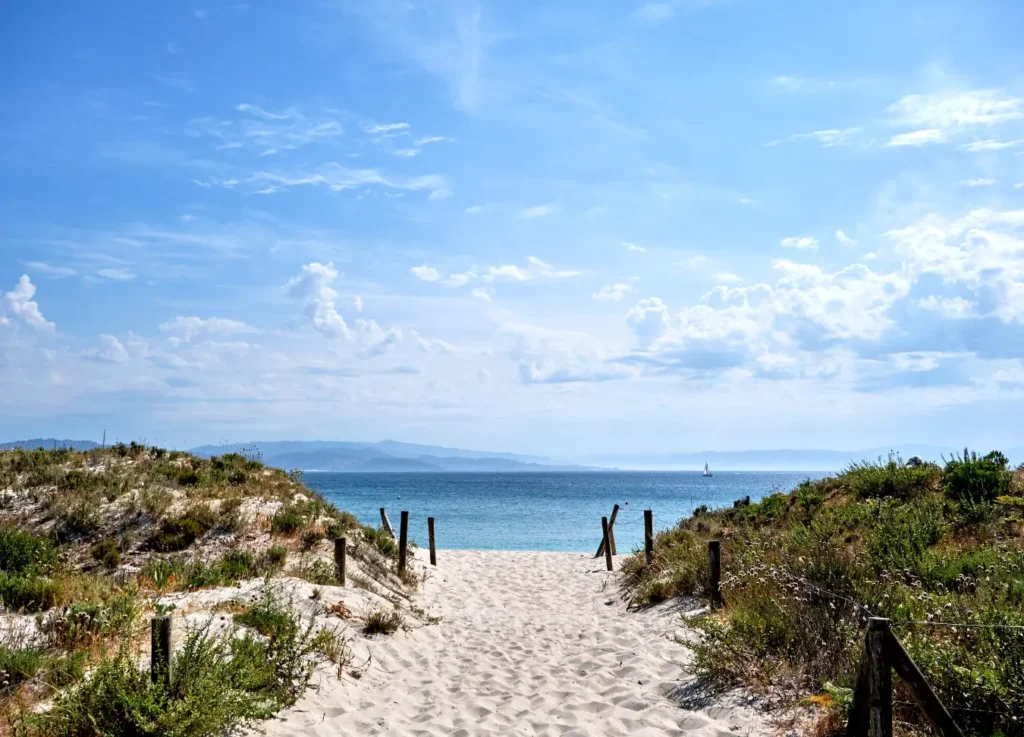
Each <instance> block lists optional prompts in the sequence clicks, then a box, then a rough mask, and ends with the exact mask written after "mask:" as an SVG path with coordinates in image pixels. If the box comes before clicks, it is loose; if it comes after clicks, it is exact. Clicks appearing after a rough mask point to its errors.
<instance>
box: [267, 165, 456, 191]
mask: <svg viewBox="0 0 1024 737" xmlns="http://www.w3.org/2000/svg"><path fill="white" fill-rule="evenodd" d="M247 181H248V182H249V183H250V184H251V185H252V186H254V187H255V188H256V189H257V190H259V191H260V192H263V193H267V194H273V193H275V192H279V191H281V190H282V189H285V188H287V187H299V186H323V187H327V188H328V189H330V190H331V191H332V192H342V191H345V190H349V189H358V188H360V187H372V186H378V187H384V188H385V189H399V190H408V191H421V190H430V191H431V193H433V192H440V193H441V194H439V195H438V197H440V198H444V197H447V196H450V195H451V192H449V191H448V184H447V181H446V180H445V178H444V177H442V176H440V175H438V174H426V175H423V176H418V177H401V176H391V175H384V174H381V173H380V172H379V171H377V170H376V169H350V168H348V167H346V166H342V165H341V164H338V163H337V162H333V161H332V162H329V163H327V164H325V165H323V166H322V167H320V169H319V170H317V171H315V172H293V173H282V172H272V171H259V172H256V173H254V174H252V175H251V176H250V177H249V178H248V180H247Z"/></svg>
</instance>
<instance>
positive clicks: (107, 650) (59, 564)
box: [0, 443, 410, 737]
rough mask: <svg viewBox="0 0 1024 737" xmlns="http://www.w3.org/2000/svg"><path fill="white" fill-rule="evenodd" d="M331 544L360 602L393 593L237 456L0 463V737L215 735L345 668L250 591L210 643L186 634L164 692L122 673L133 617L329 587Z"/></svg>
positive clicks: (133, 650)
mask: <svg viewBox="0 0 1024 737" xmlns="http://www.w3.org/2000/svg"><path fill="white" fill-rule="evenodd" d="M342 536H345V537H347V539H348V549H349V559H350V561H352V563H353V565H354V567H355V568H354V571H353V575H354V576H355V575H359V576H361V577H362V578H363V579H364V580H365V581H366V582H367V583H366V587H367V588H371V587H372V588H373V589H375V590H377V591H380V592H383V593H382V595H386V596H387V598H391V599H392V600H394V601H398V600H399V599H400V598H401V596H405V595H406V594H405V586H406V585H407V584H409V583H410V582H409V581H405V580H404V579H402V578H400V577H399V576H398V574H397V570H396V568H397V567H396V560H395V555H394V554H393V553H392V551H391V550H389V549H388V546H387V544H386V543H382V542H381V541H380V540H379V539H378V538H379V536H378V535H377V531H376V530H375V529H373V528H363V527H361V526H360V525H359V523H358V522H357V521H356V519H355V517H353V516H352V515H351V514H348V513H345V512H341V511H339V510H337V509H336V508H335V507H334V506H332V505H331V504H330V503H328V502H327V501H326V500H324V499H323V498H322V497H320V496H319V495H317V494H316V493H315V492H313V491H311V490H310V489H308V488H307V487H306V486H305V485H304V484H303V483H302V479H301V474H297V473H285V472H284V471H280V470H277V469H272V468H266V467H264V466H263V464H262V463H260V461H259V459H258V457H257V456H256V455H255V454H250V455H249V456H246V455H239V454H229V455H225V456H220V457H214V458H211V459H202V458H197V457H194V456H191V455H189V454H187V453H179V452H174V451H170V452H169V451H166V450H163V449H160V448H151V447H147V446H144V445H141V444H136V443H132V444H130V445H121V444H119V445H116V446H113V447H112V448H108V449H104V450H92V451H86V452H75V451H70V450H65V449H58V450H49V451H46V450H42V449H38V450H34V451H21V450H15V451H4V452H0V613H2V614H4V615H5V618H4V619H2V620H0V734H6V733H8V732H9V733H11V734H17V735H19V736H20V737H58V736H59V737H64V736H67V737H72V736H73V737H86V736H89V737H92V736H94V735H96V736H98V735H143V734H145V735H154V736H162V735H220V734H227V733H234V732H236V731H238V730H239V729H241V728H243V727H245V726H247V725H249V724H250V723H252V722H254V721H257V720H260V719H264V718H266V717H268V716H270V715H272V714H274V713H276V712H277V711H279V710H280V709H281V708H284V707H286V706H288V705H290V704H292V703H294V701H295V700H296V699H297V698H298V697H299V695H301V693H302V691H303V690H304V689H305V688H306V687H307V685H308V683H309V679H310V677H311V675H312V672H313V668H314V667H315V665H316V664H317V663H319V662H324V661H329V662H331V663H333V664H335V665H336V666H337V668H338V672H339V673H340V672H341V669H342V668H343V667H344V666H345V664H346V663H347V662H348V661H347V658H348V649H347V646H346V642H345V640H344V638H343V637H342V636H341V635H340V634H339V633H338V632H336V631H334V630H331V629H329V628H325V627H316V626H314V621H313V619H308V620H305V619H301V618H300V617H298V616H297V615H296V614H295V611H296V607H294V606H293V604H294V602H292V601H288V600H285V599H284V598H282V597H280V596H277V595H276V594H274V593H273V591H272V589H271V588H268V587H266V586H265V587H264V592H263V594H262V595H261V597H260V598H259V600H258V601H255V602H253V601H246V602H240V603H237V604H233V605H232V609H231V614H233V615H234V617H233V620H234V621H233V627H229V630H228V631H226V632H220V631H217V632H214V631H213V630H211V628H210V627H209V626H205V627H199V628H196V629H192V630H190V631H189V633H188V636H187V638H186V641H185V644H184V645H183V646H182V647H180V648H179V649H178V650H177V651H176V652H175V654H174V661H173V664H172V673H173V675H174V681H173V683H172V685H171V686H170V687H169V688H168V687H167V686H165V685H162V684H161V683H152V682H151V680H150V676H149V672H148V668H145V667H143V666H144V665H145V657H144V656H142V657H140V654H142V653H144V652H145V651H146V648H147V647H148V641H149V637H148V626H147V625H148V614H147V613H148V612H150V611H153V610H155V611H165V610H166V609H167V607H164V606H163V605H162V604H161V603H160V597H162V596H165V595H167V594H169V593H173V592H183V591H192V590H196V589H204V588H216V587H224V586H234V585H236V584H240V583H241V582H244V581H247V580H251V579H259V578H263V579H267V580H269V579H270V578H272V577H274V576H287V575H292V576H296V577H299V578H303V579H306V580H308V581H313V582H315V583H317V584H318V585H324V586H326V585H335V584H336V583H337V581H336V578H335V572H334V566H333V563H332V562H331V550H332V549H331V546H330V545H329V544H328V541H330V540H333V539H335V538H338V537H342ZM392 547H393V545H392ZM275 585H276V584H275ZM395 592H397V593H395ZM318 594H319V595H320V596H322V592H318ZM400 595H401V596H400ZM317 600H318V601H319V596H318V597H317ZM339 605H341V606H343V604H342V603H339ZM335 606H337V605H335ZM321 609H322V606H321ZM317 611H320V609H318V610H317ZM211 616H213V614H212V612H211ZM230 619H231V617H229V620H230ZM399 622H401V618H400V615H399Z"/></svg>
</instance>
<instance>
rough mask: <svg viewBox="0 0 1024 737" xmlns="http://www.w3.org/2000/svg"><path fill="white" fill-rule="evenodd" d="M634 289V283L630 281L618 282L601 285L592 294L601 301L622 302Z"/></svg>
mask: <svg viewBox="0 0 1024 737" xmlns="http://www.w3.org/2000/svg"><path fill="white" fill-rule="evenodd" d="M631 291H633V285H632V284H630V283H629V282H618V283H617V284H608V285H606V286H603V287H601V289H600V290H599V291H597V292H594V293H593V294H591V295H590V296H591V297H592V298H593V299H596V300H598V301H599V302H621V301H622V299H623V297H625V296H626V295H627V294H629V293H630V292H631Z"/></svg>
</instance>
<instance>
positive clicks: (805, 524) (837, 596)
mask: <svg viewBox="0 0 1024 737" xmlns="http://www.w3.org/2000/svg"><path fill="white" fill-rule="evenodd" d="M1020 475H1021V474H1019V473H1018V477H1019V476H1020ZM1011 499H1020V500H1024V490H1022V489H1021V488H1020V485H1019V484H1017V485H1016V486H1015V485H1014V483H1013V482H1012V474H1011V472H1010V471H1009V470H1008V469H1007V468H1006V464H1005V459H1004V458H1003V457H1002V456H1001V454H996V453H993V454H989V455H987V456H984V457H979V456H977V455H975V454H972V453H967V452H965V453H964V455H963V456H957V457H955V458H953V459H950V460H949V461H948V462H947V463H946V464H945V466H944V467H943V466H937V465H918V466H903V465H902V462H901V461H900V460H899V459H898V457H890V458H889V459H884V460H880V461H879V462H878V463H875V464H870V463H863V464H855V465H853V466H851V467H849V468H848V469H846V470H845V471H844V472H843V473H841V474H839V475H838V476H836V477H831V478H827V479H823V480H821V481H817V482H804V483H803V484H800V485H799V486H798V487H797V488H796V489H794V490H793V492H792V493H790V494H788V495H780V494H774V495H771V496H768V497H766V498H765V499H764V500H762V501H761V502H760V503H757V504H750V505H748V506H739V507H735V508H732V507H730V508H726V509H722V510H716V511H707V510H699V511H700V514H698V515H696V516H694V517H692V518H689V519H684V520H682V521H681V522H680V523H679V525H678V526H677V527H675V528H674V529H671V530H667V531H664V532H661V533H659V534H658V535H657V537H656V539H655V550H654V562H653V565H651V566H645V564H644V558H643V554H642V553H639V554H637V555H634V556H632V557H631V558H629V559H628V560H626V561H625V563H624V565H623V579H622V580H623V584H624V585H625V587H626V588H627V589H628V592H629V594H630V596H631V597H632V601H633V603H634V605H638V606H644V605H648V604H653V603H657V602H659V601H662V600H664V599H666V598H670V597H673V596H697V597H704V598H705V599H706V597H707V596H708V590H707V567H708V561H707V542H708V541H709V540H712V539H718V540H721V542H722V556H723V560H722V566H723V581H722V595H723V597H724V599H725V602H726V606H725V608H724V609H723V610H721V611H719V612H716V613H714V614H710V615H708V616H704V617H700V618H697V619H695V620H692V621H691V622H690V625H691V626H693V627H694V628H695V629H696V630H697V632H698V635H699V636H698V637H697V638H696V639H695V640H693V641H691V642H690V645H689V647H691V648H692V650H693V653H694V668H695V670H696V673H697V675H698V677H699V678H700V679H701V680H702V681H703V682H704V683H705V684H707V685H709V686H712V687H718V688H728V687H733V686H737V685H742V686H746V687H747V688H751V689H753V690H755V691H762V692H766V693H768V692H770V693H771V694H772V695H773V699H774V700H775V701H776V703H779V704H781V705H785V704H787V703H788V704H794V703H797V702H799V701H800V700H801V699H804V698H807V697H808V696H811V695H814V694H819V693H825V692H828V691H829V689H832V690H833V691H836V689H838V690H839V691H842V690H843V689H849V688H851V687H852V686H853V685H854V682H855V680H856V673H857V663H858V661H859V658H860V654H861V651H862V649H863V642H864V630H863V627H864V623H865V617H866V611H865V609H862V608H861V607H859V606H856V605H855V604H852V603H851V602H856V603H858V604H861V605H863V606H864V607H866V609H867V610H869V611H870V612H871V613H872V614H874V615H877V616H884V617H888V618H890V619H891V620H892V621H893V623H894V624H895V625H897V633H898V635H899V636H900V638H901V639H902V641H903V642H904V644H905V645H906V647H907V649H908V650H909V652H910V653H911V655H912V657H914V659H915V661H916V662H917V663H918V665H919V666H920V667H921V668H922V670H923V671H924V673H925V675H926V677H927V678H928V679H929V681H930V682H931V683H932V685H933V687H934V688H935V690H936V692H937V693H938V694H939V696H940V698H941V699H942V700H943V701H944V703H946V704H947V705H948V706H955V707H957V708H958V709H973V710H974V711H961V712H957V713H956V718H957V722H958V724H960V726H961V728H963V729H964V731H965V733H966V734H976V735H997V734H1000V733H1003V734H1006V733H1009V731H1010V730H1011V729H1012V728H1014V727H1013V724H1014V721H1013V719H1012V717H1013V715H1021V714H1024V632H1022V631H1019V630H1012V629H1011V630H998V629H983V628H978V629H973V628H972V629H952V628H940V627H928V626H920V625H905V626H903V627H900V626H899V625H900V624H901V623H906V622H910V621H920V620H937V621H946V622H961V623H975V624H995V623H999V624H1013V625H1020V624H1024V607H1022V604H1024V543H1022V533H1024V503H1021V504H1017V503H1014V502H1011V501H1009V500H1011ZM839 691H836V693H838V692H839ZM897 699H898V700H901V701H909V700H911V699H910V696H909V694H908V693H907V692H906V690H905V687H904V686H902V685H900V684H897ZM895 716H896V718H897V720H899V721H902V722H905V723H906V724H909V725H912V726H914V725H921V724H922V723H921V715H920V713H919V712H918V711H917V710H915V709H913V708H910V707H905V706H898V708H897V710H896V715H895ZM828 719H832V720H833V722H834V721H835V716H834V715H833V716H829V717H828ZM915 728H916V727H915Z"/></svg>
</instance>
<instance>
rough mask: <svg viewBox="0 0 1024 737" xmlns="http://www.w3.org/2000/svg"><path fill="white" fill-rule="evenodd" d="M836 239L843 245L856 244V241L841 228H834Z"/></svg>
mask: <svg viewBox="0 0 1024 737" xmlns="http://www.w3.org/2000/svg"><path fill="white" fill-rule="evenodd" d="M836 240H837V241H839V242H840V243H842V244H843V245H844V246H856V245H857V241H855V240H854V239H853V238H851V237H850V236H848V235H847V234H846V233H845V232H843V230H842V229H841V228H840V229H837V230H836Z"/></svg>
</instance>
